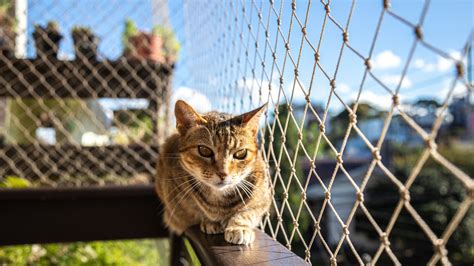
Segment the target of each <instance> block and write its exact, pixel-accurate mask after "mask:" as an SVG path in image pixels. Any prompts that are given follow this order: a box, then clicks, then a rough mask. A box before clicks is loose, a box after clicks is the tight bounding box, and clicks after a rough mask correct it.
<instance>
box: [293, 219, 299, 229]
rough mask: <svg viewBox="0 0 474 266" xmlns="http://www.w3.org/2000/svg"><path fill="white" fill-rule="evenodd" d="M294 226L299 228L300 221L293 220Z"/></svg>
mask: <svg viewBox="0 0 474 266" xmlns="http://www.w3.org/2000/svg"><path fill="white" fill-rule="evenodd" d="M293 226H294V227H299V226H300V225H299V224H298V221H296V219H295V220H293Z"/></svg>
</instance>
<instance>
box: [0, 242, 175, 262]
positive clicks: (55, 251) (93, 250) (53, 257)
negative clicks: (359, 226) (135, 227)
mask: <svg viewBox="0 0 474 266" xmlns="http://www.w3.org/2000/svg"><path fill="white" fill-rule="evenodd" d="M158 242H166V245H161V246H160V249H158V248H157V244H158V243H157V241H155V240H140V241H137V240H130V241H105V242H90V243H79V242H78V243H71V244H48V245H31V246H9V247H2V248H0V265H38V266H42V265H45V266H46V265H132V266H133V265H136V266H139V265H140V266H141V265H163V264H166V262H167V254H168V253H169V246H168V241H167V240H159V241H158Z"/></svg>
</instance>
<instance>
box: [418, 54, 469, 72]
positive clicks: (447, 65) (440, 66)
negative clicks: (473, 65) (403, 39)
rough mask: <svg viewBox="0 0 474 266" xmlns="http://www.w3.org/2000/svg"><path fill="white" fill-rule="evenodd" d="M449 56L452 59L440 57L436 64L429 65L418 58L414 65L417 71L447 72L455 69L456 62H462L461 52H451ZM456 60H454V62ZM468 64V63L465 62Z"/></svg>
mask: <svg viewBox="0 0 474 266" xmlns="http://www.w3.org/2000/svg"><path fill="white" fill-rule="evenodd" d="M449 56H450V57H451V58H452V59H450V58H444V57H441V56H438V58H437V60H436V62H433V63H429V62H426V61H425V60H423V59H421V58H417V59H415V60H414V61H413V63H412V65H413V67H414V68H415V69H420V70H423V71H424V72H433V71H438V72H446V71H448V70H450V69H452V68H453V66H454V62H455V61H454V60H461V59H462V58H461V53H460V52H459V51H454V50H451V51H450V52H449ZM453 59H454V60H453ZM464 64H466V62H464Z"/></svg>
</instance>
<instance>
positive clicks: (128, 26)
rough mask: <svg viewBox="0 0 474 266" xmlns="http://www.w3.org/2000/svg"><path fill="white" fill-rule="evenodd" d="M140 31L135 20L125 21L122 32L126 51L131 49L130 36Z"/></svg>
mask: <svg viewBox="0 0 474 266" xmlns="http://www.w3.org/2000/svg"><path fill="white" fill-rule="evenodd" d="M137 33H138V28H137V25H136V24H135V22H134V21H133V20H131V19H127V20H126V21H125V26H124V30H123V34H122V44H123V47H124V50H125V52H128V51H129V50H130V49H131V44H130V37H133V36H135V35H136V34H137Z"/></svg>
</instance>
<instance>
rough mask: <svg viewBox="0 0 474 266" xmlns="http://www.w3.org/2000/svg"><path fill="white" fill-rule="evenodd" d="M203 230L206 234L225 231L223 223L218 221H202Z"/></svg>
mask: <svg viewBox="0 0 474 266" xmlns="http://www.w3.org/2000/svg"><path fill="white" fill-rule="evenodd" d="M200 228H201V231H202V232H203V233H206V234H222V233H224V228H223V227H222V225H221V223H218V222H209V221H207V222H201V224H200Z"/></svg>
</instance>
